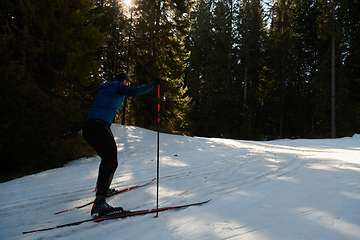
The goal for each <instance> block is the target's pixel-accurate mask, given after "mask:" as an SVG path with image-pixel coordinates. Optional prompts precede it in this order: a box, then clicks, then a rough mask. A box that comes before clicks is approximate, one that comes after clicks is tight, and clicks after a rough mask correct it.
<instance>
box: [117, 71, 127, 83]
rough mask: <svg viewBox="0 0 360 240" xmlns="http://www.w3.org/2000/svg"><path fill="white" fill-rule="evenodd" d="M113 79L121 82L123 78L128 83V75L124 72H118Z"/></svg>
mask: <svg viewBox="0 0 360 240" xmlns="http://www.w3.org/2000/svg"><path fill="white" fill-rule="evenodd" d="M115 79H116V80H118V81H119V82H123V81H124V80H125V81H126V82H128V83H130V82H131V81H130V77H129V76H128V75H127V74H126V73H119V74H117V75H116V76H115Z"/></svg>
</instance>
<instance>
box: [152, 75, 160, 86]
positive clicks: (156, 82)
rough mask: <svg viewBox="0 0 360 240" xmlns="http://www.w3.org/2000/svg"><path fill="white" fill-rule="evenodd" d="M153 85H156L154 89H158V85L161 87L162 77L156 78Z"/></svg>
mask: <svg viewBox="0 0 360 240" xmlns="http://www.w3.org/2000/svg"><path fill="white" fill-rule="evenodd" d="M152 84H153V85H154V87H156V86H157V85H160V84H161V77H160V76H158V77H156V78H155V80H154V82H153V83H152Z"/></svg>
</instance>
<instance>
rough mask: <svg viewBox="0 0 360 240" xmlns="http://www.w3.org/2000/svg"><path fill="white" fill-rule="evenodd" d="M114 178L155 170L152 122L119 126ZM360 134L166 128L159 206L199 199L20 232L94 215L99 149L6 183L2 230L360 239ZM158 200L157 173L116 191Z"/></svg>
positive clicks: (150, 202)
mask: <svg viewBox="0 0 360 240" xmlns="http://www.w3.org/2000/svg"><path fill="white" fill-rule="evenodd" d="M112 130H113V133H114V136H115V138H116V141H117V146H118V159H119V167H118V169H117V172H116V173H115V176H114V180H113V183H112V187H115V188H117V189H123V188H126V187H131V186H134V185H137V184H142V183H145V182H148V181H150V180H151V179H153V178H154V177H156V136H157V134H156V133H155V132H153V131H149V130H145V129H141V128H137V127H131V126H120V125H113V126H112ZM359 146H360V135H355V136H354V137H352V138H342V139H323V140H305V139H302V140H288V139H284V140H277V141H269V142H257V141H241V140H229V139H216V138H200V137H184V136H174V135H169V134H161V135H160V158H161V163H160V179H159V180H160V189H159V195H160V199H159V204H160V207H165V206H172V205H180V204H188V203H192V202H197V201H204V200H207V199H210V198H211V199H212V201H211V202H210V203H207V204H205V205H202V206H197V207H190V208H187V209H182V210H170V211H166V212H161V213H159V218H153V216H151V215H145V216H137V217H132V218H128V219H118V220H109V221H105V222H100V223H84V224H81V225H78V226H73V227H66V228H60V229H55V230H52V231H46V232H38V233H31V234H26V235H23V234H22V232H23V231H29V230H32V229H39V228H46V227H52V226H56V225H60V224H64V223H68V222H74V221H79V220H83V219H87V218H90V214H89V212H90V208H91V205H90V206H87V207H84V208H82V209H77V210H74V211H71V212H66V213H63V214H60V215H55V214H54V213H55V212H58V211H61V210H66V209H69V208H73V207H75V206H78V205H81V204H84V203H87V202H89V201H92V200H93V197H94V193H93V191H92V190H93V189H94V186H95V182H96V178H97V168H98V164H99V162H100V159H99V157H94V158H87V159H79V160H77V161H73V162H71V163H70V164H68V165H67V166H65V167H63V168H58V169H53V170H49V171H45V172H42V173H38V174H35V175H30V176H25V177H23V178H20V179H16V180H13V181H10V182H6V183H2V184H0V189H1V191H0V199H1V203H2V204H1V206H0V239H110V240H112V239H150V240H151V239H246V240H247V239H261V240H263V239H264V240H267V239H273V240H278V239H286V240H287V239H326V240H328V239H360V160H359V156H360V155H359V153H360V147H359ZM109 203H110V204H111V205H114V206H118V205H119V206H123V207H124V208H126V209H132V210H140V209H148V208H155V207H156V182H154V183H153V184H150V185H148V186H146V187H143V188H139V189H135V190H133V191H130V192H126V193H123V194H120V195H118V196H115V197H112V198H110V199H109Z"/></svg>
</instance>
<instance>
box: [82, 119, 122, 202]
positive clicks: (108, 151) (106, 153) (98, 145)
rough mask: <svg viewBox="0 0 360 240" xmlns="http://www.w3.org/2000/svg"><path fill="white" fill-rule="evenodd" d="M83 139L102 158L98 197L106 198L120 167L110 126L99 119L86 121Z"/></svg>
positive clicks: (98, 180)
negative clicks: (116, 171)
mask: <svg viewBox="0 0 360 240" xmlns="http://www.w3.org/2000/svg"><path fill="white" fill-rule="evenodd" d="M83 137H84V138H85V140H86V141H87V142H88V143H89V144H90V146H91V147H92V148H93V149H95V151H96V152H97V153H98V154H99V156H100V158H101V163H100V166H99V174H98V179H97V192H96V197H99V196H101V197H106V195H107V191H108V189H109V187H110V184H111V181H112V179H113V176H114V173H115V170H116V168H117V166H118V161H117V147H116V143H115V139H114V136H113V134H112V132H111V130H110V124H109V123H108V122H106V121H103V120H99V119H89V120H86V121H85V124H84V127H83Z"/></svg>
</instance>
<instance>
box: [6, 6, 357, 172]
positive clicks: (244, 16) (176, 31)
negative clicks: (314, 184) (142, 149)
mask: <svg viewBox="0 0 360 240" xmlns="http://www.w3.org/2000/svg"><path fill="white" fill-rule="evenodd" d="M0 6H1V8H0V26H1V32H0V33H1V37H0V56H1V57H0V62H1V64H0V95H1V101H0V110H1V115H0V158H1V162H2V166H3V167H2V172H3V173H4V172H24V171H25V172H26V170H28V169H39V168H44V167H45V168H46V167H54V166H59V165H61V164H63V163H64V162H66V161H69V160H71V159H73V158H75V157H78V156H83V155H84V153H83V152H79V149H81V148H82V147H81V146H86V145H87V144H86V143H84V142H83V140H82V138H81V137H79V132H80V131H81V128H82V124H83V122H84V119H85V117H86V114H87V112H88V110H89V109H90V107H91V104H92V101H93V99H94V97H95V96H96V93H97V89H98V87H99V86H100V84H102V83H103V82H105V81H109V80H111V79H112V78H113V77H114V75H116V73H118V72H126V73H128V74H129V75H130V77H131V78H132V85H133V86H138V85H141V84H144V83H146V82H152V81H153V80H154V79H155V77H156V76H158V75H160V76H162V78H163V84H162V85H161V95H162V97H161V127H162V129H168V130H169V131H170V130H171V131H181V132H189V133H191V134H193V135H197V136H207V137H226V138H236V139H256V140H266V139H274V138H285V137H287V138H319V137H342V136H352V135H353V134H354V133H360V77H359V76H360V57H359V56H360V41H359V40H358V39H360V31H359V28H360V14H359V12H360V4H359V1H358V0H332V1H330V0H292V1H289V0H272V1H260V0H239V1H235V0H186V1H181V0H164V1H158V0H149V1H139V0H132V1H127V0H71V1H69V0H56V1H53V0H4V1H2V2H1V3H0ZM156 120H157V92H156V91H152V92H150V93H149V94H146V95H143V96H140V97H137V98H127V100H126V101H125V102H124V104H123V107H122V108H121V109H120V110H119V112H118V114H117V116H116V118H115V119H114V122H116V123H120V124H127V125H128V124H130V125H136V126H140V127H145V128H152V127H154V126H156Z"/></svg>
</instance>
